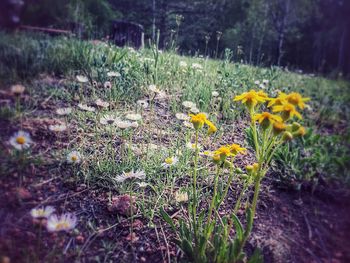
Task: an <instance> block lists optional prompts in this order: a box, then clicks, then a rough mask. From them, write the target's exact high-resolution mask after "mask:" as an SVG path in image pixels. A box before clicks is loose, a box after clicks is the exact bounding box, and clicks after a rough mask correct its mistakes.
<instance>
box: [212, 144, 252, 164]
mask: <svg viewBox="0 0 350 263" xmlns="http://www.w3.org/2000/svg"><path fill="white" fill-rule="evenodd" d="M246 151H247V149H246V148H243V147H241V146H240V145H238V144H235V143H234V144H231V145H224V146H221V147H220V148H219V149H217V150H215V151H214V152H213V162H214V163H216V164H219V163H222V162H224V161H225V160H226V158H227V157H230V156H232V157H235V156H236V155H237V154H239V153H245V152H246Z"/></svg>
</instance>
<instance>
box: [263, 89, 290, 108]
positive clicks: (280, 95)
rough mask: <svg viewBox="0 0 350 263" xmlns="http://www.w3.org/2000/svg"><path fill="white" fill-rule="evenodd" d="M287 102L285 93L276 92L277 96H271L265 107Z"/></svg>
mask: <svg viewBox="0 0 350 263" xmlns="http://www.w3.org/2000/svg"><path fill="white" fill-rule="evenodd" d="M286 102H287V94H286V93H284V92H280V93H278V96H277V98H271V99H270V102H269V104H267V107H271V106H277V105H283V104H285V103H286Z"/></svg>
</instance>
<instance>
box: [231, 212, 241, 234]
mask: <svg viewBox="0 0 350 263" xmlns="http://www.w3.org/2000/svg"><path fill="white" fill-rule="evenodd" d="M232 220H233V223H234V225H235V230H236V235H237V239H238V240H242V239H243V226H242V223H241V221H239V219H238V217H237V216H236V215H235V214H232Z"/></svg>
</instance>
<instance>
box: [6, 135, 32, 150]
mask: <svg viewBox="0 0 350 263" xmlns="http://www.w3.org/2000/svg"><path fill="white" fill-rule="evenodd" d="M9 142H10V144H11V145H12V146H13V147H14V148H15V149H17V150H20V151H21V150H24V149H28V148H29V147H30V145H31V144H32V143H33V141H32V139H31V138H30V134H29V133H28V132H25V131H18V132H16V133H14V134H13V135H12V137H11V138H10V141H9Z"/></svg>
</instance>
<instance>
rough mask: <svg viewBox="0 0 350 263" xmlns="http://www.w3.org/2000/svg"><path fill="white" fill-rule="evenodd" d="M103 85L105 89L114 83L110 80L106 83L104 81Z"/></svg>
mask: <svg viewBox="0 0 350 263" xmlns="http://www.w3.org/2000/svg"><path fill="white" fill-rule="evenodd" d="M103 87H104V88H105V89H110V88H112V83H111V82H110V81H106V82H105V83H103Z"/></svg>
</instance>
